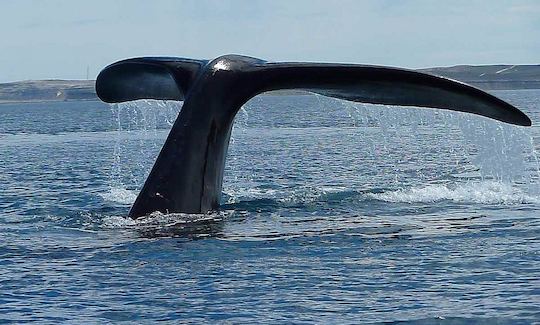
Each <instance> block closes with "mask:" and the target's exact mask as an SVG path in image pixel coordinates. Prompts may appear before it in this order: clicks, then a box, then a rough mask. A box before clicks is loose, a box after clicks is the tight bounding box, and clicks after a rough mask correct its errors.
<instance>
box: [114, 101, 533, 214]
mask: <svg viewBox="0 0 540 325" xmlns="http://www.w3.org/2000/svg"><path fill="white" fill-rule="evenodd" d="M296 97H305V98H307V99H303V102H301V103H298V102H296V101H295V100H296ZM276 100H277V101H278V102H279V103H278V105H276ZM306 100H307V102H306ZM306 103H308V104H309V107H308V109H305V108H300V109H299V108H298V107H295V105H305V104H306ZM181 104H182V103H179V102H174V101H156V100H139V101H134V102H127V103H123V104H115V105H112V106H111V111H112V113H113V118H114V121H115V124H116V126H117V132H116V145H115V150H114V167H113V168H112V169H111V170H112V172H111V176H110V179H111V181H110V182H111V196H113V197H116V199H115V200H116V201H119V202H124V203H126V204H129V203H131V202H132V201H133V200H134V197H135V195H136V192H137V190H138V189H140V187H141V186H142V184H143V182H144V180H145V179H146V177H147V175H148V173H149V170H150V168H151V166H152V163H153V162H154V161H155V158H156V157H157V154H158V153H159V150H160V148H161V146H162V145H163V142H164V139H165V138H166V135H167V132H168V130H169V129H170V127H171V126H172V124H173V123H174V120H175V118H176V116H177V115H178V112H179V111H180V109H181ZM274 106H278V107H277V108H276V107H274ZM279 106H282V107H279ZM280 109H281V112H280V111H279V110H280ZM284 109H285V110H287V112H283V110H284ZM300 112H301V113H300ZM306 112H311V113H310V114H306ZM284 113H285V114H286V115H283V114H284ZM260 127H262V128H275V127H277V128H284V129H290V128H308V129H309V128H320V127H323V128H336V127H337V131H336V135H335V136H336V137H340V136H343V135H341V132H342V131H344V130H345V131H346V130H354V131H352V133H351V134H357V135H355V136H356V137H357V139H358V140H355V139H354V138H351V142H350V148H355V147H359V146H362V148H361V149H358V148H357V150H356V149H355V152H357V153H356V154H357V155H358V156H357V157H356V160H357V161H358V163H359V164H360V163H366V162H369V163H370V164H379V166H378V170H379V173H380V174H381V175H380V176H381V177H379V178H377V179H376V180H375V179H374V180H372V181H371V183H372V186H375V184H376V183H382V182H386V181H384V179H386V180H390V179H391V180H392V181H391V183H392V184H394V185H393V188H394V192H390V194H389V193H385V194H375V197H377V198H379V199H383V200H397V199H396V197H395V195H396V193H398V194H402V196H403V197H404V198H403V200H404V201H410V200H413V198H411V195H412V196H414V195H415V194H417V195H418V200H426V199H429V195H427V196H426V192H427V193H431V192H433V193H432V197H431V199H433V200H437V199H438V198H443V199H444V198H446V199H452V198H453V199H455V200H457V199H458V198H459V197H461V196H463V195H465V194H464V193H469V194H470V196H471V200H473V201H474V198H473V196H474V195H476V196H477V197H478V195H488V196H490V197H493V196H497V195H499V196H501V197H504V193H513V192H514V191H515V187H516V186H519V187H520V190H523V191H525V192H526V194H523V195H536V196H537V195H538V189H539V186H538V184H539V179H540V177H539V175H540V172H539V163H538V158H537V154H536V152H535V148H534V140H533V138H532V136H531V133H530V129H528V128H524V127H516V126H512V125H507V124H504V123H500V122H497V121H493V120H489V119H486V118H483V117H479V116H475V115H471V114H466V113H458V112H450V111H445V110H434V109H420V108H407V107H394V106H382V105H370V104H358V103H351V102H347V101H341V100H335V99H331V98H327V97H323V96H318V95H309V96H279V97H278V96H272V95H270V96H258V97H256V98H254V99H252V100H251V101H250V102H248V103H247V104H246V105H245V106H244V107H242V109H241V110H240V112H239V113H238V114H237V117H236V121H235V125H234V129H233V133H232V137H231V143H230V152H231V154H230V155H229V158H228V162H227V163H228V167H227V169H231V168H232V169H233V172H227V171H226V173H227V175H226V178H225V183H226V184H225V186H224V189H225V192H226V198H225V202H229V203H232V202H237V201H238V200H239V199H240V200H241V197H243V196H244V197H245V195H244V194H239V193H238V192H239V191H242V192H245V191H246V189H242V190H241V189H238V188H237V189H234V186H231V187H229V188H228V186H227V182H228V181H230V180H231V179H230V177H234V180H233V183H234V182H236V183H239V184H240V183H241V186H242V187H248V189H247V191H248V192H250V193H251V194H253V193H256V192H257V191H258V190H257V189H255V188H253V187H256V186H257V181H258V179H260V177H261V175H257V173H255V172H253V171H243V172H238V171H236V172H235V171H234V168H235V166H236V165H237V164H236V163H235V161H237V159H246V157H243V156H242V154H245V153H242V152H241V151H242V150H245V148H242V149H241V148H239V147H238V146H242V145H245V144H242V143H237V142H238V141H237V139H242V138H243V137H245V136H246V132H248V131H249V130H250V129H252V128H253V129H257V128H260ZM340 130H342V131H340ZM346 132H348V131H346ZM313 141H314V143H315V142H316V141H317V139H315V138H314V139H313ZM284 148H285V147H284ZM260 150H265V149H264V148H263V147H261V148H260ZM283 151H284V152H283V153H282V155H287V154H288V153H292V151H288V150H283ZM351 151H352V149H351ZM134 153H136V154H134ZM343 156H344V157H345V156H347V154H346V153H343ZM303 159H309V158H305V157H302V156H301V155H300V156H299V158H298V159H296V160H295V159H292V160H289V161H291V163H295V162H298V163H299V164H300V165H299V167H298V168H302V164H304V165H309V163H308V162H307V161H302V160H303ZM362 161H364V162H362ZM242 168H243V167H242ZM283 168H296V166H292V165H291V166H289V167H287V166H283ZM307 169H308V170H306V171H303V172H302V173H303V174H305V175H307V174H308V173H309V168H307ZM328 169H331V166H328ZM231 175H234V176H231ZM334 175H336V174H335V173H334ZM337 175H338V176H339V172H338V174H337ZM411 176H413V177H411ZM320 177H322V178H328V175H324V174H321V175H320ZM315 178H316V177H315ZM309 180H310V177H306V182H309ZM366 182H367V184H368V185H369V184H370V181H369V179H368V180H367V181H366ZM386 183H388V182H386ZM313 185H316V186H319V187H325V188H327V189H328V187H327V186H325V185H324V184H320V183H318V181H317V180H316V181H315V183H314V184H313ZM249 187H251V188H249ZM353 187H354V186H353ZM297 191H298V189H297V188H296V189H295V190H294V193H292V192H290V191H289V192H287V190H285V191H284V193H282V194H283V195H285V196H284V197H281V198H280V200H282V201H283V200H285V201H287V200H290V197H288V196H290V195H293V196H294V195H297V193H296V192H297ZM478 191H480V194H478ZM486 191H487V192H488V194H486V193H485V192H486ZM264 192H265V193H266V194H268V193H270V194H271V195H272V196H275V195H279V194H278V192H277V191H276V190H265V191H264ZM295 193H296V194H295ZM422 193H423V194H422ZM445 193H446V194H445ZM473 193H476V194H473ZM520 193H521V192H520ZM310 195H311V194H305V193H304V194H302V195H301V197H302V198H304V199H306V197H310ZM426 197H427V198H426ZM486 200H487V201H490V199H486Z"/></svg>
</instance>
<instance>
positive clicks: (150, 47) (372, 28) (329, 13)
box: [0, 0, 540, 82]
mask: <svg viewBox="0 0 540 325" xmlns="http://www.w3.org/2000/svg"><path fill="white" fill-rule="evenodd" d="M0 39H1V44H2V45H1V47H0V82H6V81H15V80H26V79H48V78H64V79H85V78H86V70H87V67H89V71H90V78H94V77H95V76H96V74H97V73H98V72H99V70H100V69H101V68H102V67H104V66H106V65H107V64H109V63H112V62H114V61H116V60H119V59H123V58H126V57H134V56H147V55H152V56H156V55H164V56H182V57H193V58H212V57H215V56H218V55H220V54H227V53H237V54H245V55H251V56H256V57H260V58H263V59H267V60H272V61H322V62H350V63H366V64H382V65H392V66H401V67H409V68H419V67H430V66H449V65H456V64H495V63H510V64H525V63H532V64H538V63H540V59H539V54H540V1H538V0H532V1H501V0H492V1H474V0H467V1H461V0H454V1H427V0H395V1H391V0H379V1H375V0H373V1H368V0H366V1H362V0H342V1H330V0H325V1H320V0H287V1H281V0H267V1H259V0H234V1H232V0H231V1H226V0H221V1H218V0H216V1H210V0H206V1H205V0H184V1H178V0H177V1H173V0H171V1H168V0H163V1H160V0H154V1H137V0H130V1H128V0H116V1H115V0H106V1H105V0H93V1H76V0H71V1H67V0H40V1H37V0H35V1H31V0H0Z"/></svg>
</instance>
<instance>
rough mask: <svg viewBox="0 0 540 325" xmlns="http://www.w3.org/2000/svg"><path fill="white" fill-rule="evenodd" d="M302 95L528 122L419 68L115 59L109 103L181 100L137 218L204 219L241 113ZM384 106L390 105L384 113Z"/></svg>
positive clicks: (104, 93) (104, 86) (101, 85)
mask: <svg viewBox="0 0 540 325" xmlns="http://www.w3.org/2000/svg"><path fill="white" fill-rule="evenodd" d="M278 89H300V90H305V91H309V92H313V93H317V94H320V95H324V96H329V97H335V98H339V99H344V100H348V101H353V102H362V103H373V104H386V105H400V106H418V107H432V108H442V109H448V110H454V111H461V112H467V113H473V114H478V115H482V116H486V117H489V118H492V119H496V120H499V121H502V122H506V123H511V124H516V125H522V126H530V125H531V120H530V119H529V118H528V117H527V115H525V114H524V113H523V112H521V111H520V110H519V109H517V108H515V107H514V106H512V105H510V104H508V103H506V102H505V101H503V100H501V99H499V98H497V97H495V96H493V95H490V94H488V93H486V92H484V91H481V90H479V89H477V88H474V87H471V86H469V85H466V84H464V83H461V82H457V81H453V80H450V79H446V78H441V77H437V76H433V75H429V74H424V73H419V72H416V71H411V70H405V69H398V68H391V67H383V66H368V65H355V64H327V63H303V62H302V63H271V62H266V61H263V60H260V59H256V58H251V57H246V56H240V55H224V56H221V57H218V58H216V59H214V60H212V61H206V60H192V59H183V58H168V57H156V58H152V57H146V58H134V59H128V60H123V61H119V62H116V63H114V64H112V65H110V66H108V67H106V68H105V69H103V71H101V73H100V74H99V76H98V78H97V80H96V91H97V94H98V96H99V97H100V98H101V99H102V100H103V101H105V102H108V103H118V102H124V101H131V100H136V99H144V98H146V99H169V100H183V101H184V104H183V107H182V110H181V111H180V114H179V115H178V118H177V119H176V121H175V123H174V125H173V127H172V129H171V131H170V133H169V136H168V137H167V140H166V141H165V144H164V146H163V148H162V149H161V152H160V154H159V156H158V158H157V160H156V162H155V164H154V167H153V168H152V171H151V172H150V175H149V176H148V179H147V180H146V182H145V184H144V186H143V188H142V190H141V192H140V193H139V196H138V197H137V199H136V200H135V203H134V204H133V206H132V208H131V210H130V212H129V216H130V217H131V218H134V219H135V218H139V217H141V216H144V215H148V214H150V213H152V212H154V211H160V212H163V213H173V212H182V213H204V212H207V211H210V210H213V209H217V208H218V207H219V198H220V196H221V185H222V181H223V169H224V166H225V158H226V156H227V149H228V145H229V138H230V134H231V129H232V125H233V123H234V117H235V115H236V113H237V112H238V110H239V109H240V108H241V107H242V105H243V104H244V103H246V102H247V101H248V100H249V99H250V98H252V97H254V96H256V95H257V94H260V93H262V92H265V91H271V90H278ZM381 109H384V108H381Z"/></svg>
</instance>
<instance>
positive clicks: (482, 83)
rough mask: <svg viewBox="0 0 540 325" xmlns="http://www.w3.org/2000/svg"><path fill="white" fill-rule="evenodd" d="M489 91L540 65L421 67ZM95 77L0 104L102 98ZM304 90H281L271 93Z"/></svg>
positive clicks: (21, 93) (4, 97)
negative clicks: (97, 89)
mask: <svg viewBox="0 0 540 325" xmlns="http://www.w3.org/2000/svg"><path fill="white" fill-rule="evenodd" d="M417 71H419V72H424V73H429V74H433V75H438V76H442V77H446V78H450V79H454V80H458V81H462V82H465V83H468V84H470V85H472V86H475V87H478V88H480V89H483V90H486V91H492V90H518V89H540V65H482V66H472V65H459V66H453V67H437V68H427V69H418V70H417ZM94 85H95V81H94V80H29V81H17V82H10V83H0V104H15V103H44V102H71V101H99V98H98V97H97V95H96V92H95V88H94ZM292 94H301V92H300V91H295V90H292V91H291V90H281V91H277V92H275V93H271V94H268V95H292Z"/></svg>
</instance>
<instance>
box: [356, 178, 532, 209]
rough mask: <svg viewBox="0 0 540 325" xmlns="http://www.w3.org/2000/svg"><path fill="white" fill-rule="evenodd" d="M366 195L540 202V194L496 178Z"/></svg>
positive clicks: (428, 200)
mask: <svg viewBox="0 0 540 325" xmlns="http://www.w3.org/2000/svg"><path fill="white" fill-rule="evenodd" d="M367 196H368V197H371V198H373V199H376V200H380V201H386V202H392V203H431V202H438V201H445V200H449V201H453V202H459V203H480V204H505V205H515V204H540V196H538V195H531V194H529V193H526V192H525V191H524V190H522V189H520V188H518V187H517V186H516V185H514V184H511V183H504V182H496V181H483V182H469V183H463V184H428V185H423V186H419V187H411V188H403V189H398V190H395V191H388V192H383V193H369V194H367Z"/></svg>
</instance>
